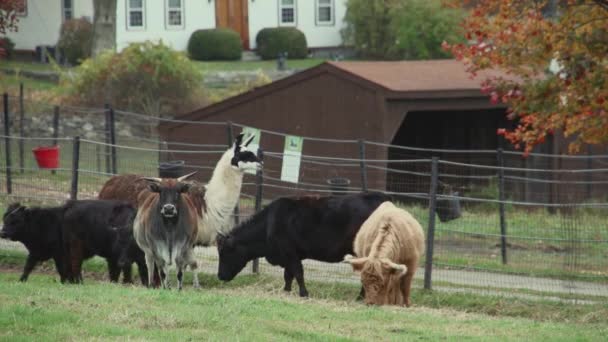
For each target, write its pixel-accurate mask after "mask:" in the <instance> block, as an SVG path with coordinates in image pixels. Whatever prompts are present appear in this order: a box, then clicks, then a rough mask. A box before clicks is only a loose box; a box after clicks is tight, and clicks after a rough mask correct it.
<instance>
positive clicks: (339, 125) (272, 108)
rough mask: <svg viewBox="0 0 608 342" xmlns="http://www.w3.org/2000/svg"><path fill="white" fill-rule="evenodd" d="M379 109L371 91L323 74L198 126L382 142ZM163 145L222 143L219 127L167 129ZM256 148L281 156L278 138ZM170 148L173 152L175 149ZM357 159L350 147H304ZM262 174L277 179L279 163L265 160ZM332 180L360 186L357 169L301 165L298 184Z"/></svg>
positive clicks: (204, 159)
mask: <svg viewBox="0 0 608 342" xmlns="http://www.w3.org/2000/svg"><path fill="white" fill-rule="evenodd" d="M227 101H230V99H229V100H227ZM379 103H381V101H379V100H378V97H377V94H376V92H374V91H373V90H371V89H369V88H366V87H363V86H361V85H358V84H356V83H353V82H345V81H344V80H342V79H340V78H337V77H335V76H333V75H331V74H328V73H325V74H321V75H319V76H317V77H313V78H310V79H307V80H305V81H302V82H298V83H295V84H292V85H290V86H288V87H285V88H282V89H279V90H277V91H274V92H271V93H269V94H267V95H265V96H260V97H257V98H253V99H251V100H249V101H245V102H243V103H240V104H235V105H233V106H231V107H229V108H227V109H224V110H223V111H222V112H221V113H217V114H212V115H208V116H205V118H203V120H208V121H231V122H234V123H237V124H242V125H247V126H252V127H256V128H262V129H266V130H271V131H278V132H282V133H287V134H294V135H300V136H311V137H323V138H330V139H358V138H362V139H366V140H372V141H384V140H385V139H384V136H383V129H384V125H383V115H378V113H382V111H383V109H382V108H378V107H379ZM192 117H196V114H194V115H193V116H191V119H192ZM234 131H235V134H236V133H238V132H240V128H239V127H235V128H234ZM166 139H167V140H168V141H181V142H190V143H197V144H223V143H226V142H227V139H228V138H227V129H226V127H225V126H208V125H181V126H175V127H173V128H171V129H169V130H168V133H167V137H166ZM260 145H261V147H262V148H263V149H264V151H265V152H279V153H281V152H283V146H284V138H283V137H282V136H277V135H272V134H267V133H263V134H262V138H261V142H260ZM170 148H175V149H179V146H170ZM358 153H359V146H358V145H357V144H355V143H352V144H345V143H335V142H318V141H312V140H305V141H304V150H303V154H304V155H314V156H327V157H342V158H356V157H357V156H358ZM213 157H214V158H217V156H213ZM375 157H376V156H375V155H374V156H368V158H375ZM174 158H176V159H177V158H180V159H185V160H187V163H188V164H193V165H209V164H210V163H211V164H213V163H214V161H210V160H209V156H206V155H191V154H188V155H181V156H178V155H175V156H174ZM345 164H356V163H353V162H347V163H345ZM264 169H265V172H266V174H267V175H268V176H270V177H276V178H279V177H280V172H281V161H280V159H278V158H276V157H275V158H273V157H272V156H270V155H269V156H268V157H267V158H266V160H265V166H264ZM209 177H210V171H207V172H201V174H200V175H198V178H199V179H200V180H207V179H209ZM332 177H346V178H349V179H350V180H351V182H352V183H351V184H352V186H354V187H359V186H360V168H359V167H358V164H357V165H346V166H341V167H334V166H325V165H319V164H312V163H302V169H301V172H300V181H301V182H306V183H315V184H319V183H323V184H324V183H325V182H326V180H327V179H328V178H332Z"/></svg>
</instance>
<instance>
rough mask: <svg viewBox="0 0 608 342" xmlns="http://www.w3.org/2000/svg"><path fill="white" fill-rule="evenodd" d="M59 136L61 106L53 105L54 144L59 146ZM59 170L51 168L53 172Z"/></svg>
mask: <svg viewBox="0 0 608 342" xmlns="http://www.w3.org/2000/svg"><path fill="white" fill-rule="evenodd" d="M57 137H59V106H54V107H53V146H57ZM56 173H57V171H55V170H51V174H56Z"/></svg>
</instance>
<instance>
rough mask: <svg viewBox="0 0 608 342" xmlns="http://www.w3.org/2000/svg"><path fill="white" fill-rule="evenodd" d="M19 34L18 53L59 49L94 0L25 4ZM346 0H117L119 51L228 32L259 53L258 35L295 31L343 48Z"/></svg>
mask: <svg viewBox="0 0 608 342" xmlns="http://www.w3.org/2000/svg"><path fill="white" fill-rule="evenodd" d="M22 1H25V2H26V6H25V8H26V9H25V11H24V13H21V15H20V16H19V31H18V32H11V33H8V36H9V37H10V38H11V39H13V41H14V42H15V49H17V50H34V49H35V48H36V46H38V45H55V43H56V42H57V40H58V38H59V29H60V26H61V23H62V22H63V21H64V20H66V19H70V18H80V17H87V18H89V19H92V18H93V1H92V0H22ZM345 2H346V0H117V10H116V46H117V48H118V49H119V50H121V49H123V48H124V47H125V46H127V45H128V44H129V43H131V42H141V41H144V40H159V39H162V40H163V42H165V43H166V44H168V45H171V46H172V47H173V48H175V49H177V50H185V49H186V47H187V44H188V39H189V38H190V35H191V34H192V32H194V31H195V30H198V29H207V28H214V27H229V28H232V29H234V30H235V31H236V32H238V33H239V34H240V35H241V39H242V41H243V46H244V48H245V49H255V37H256V35H257V33H258V32H259V31H260V30H261V29H263V28H266V27H279V26H291V27H296V28H298V29H299V30H301V31H302V32H304V34H305V35H306V39H307V41H308V46H309V47H310V48H313V49H314V48H326V47H336V46H339V45H341V43H342V38H341V36H340V30H341V29H342V28H343V26H344V22H343V18H344V14H345V11H346V4H345Z"/></svg>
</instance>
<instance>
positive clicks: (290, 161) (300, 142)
mask: <svg viewBox="0 0 608 342" xmlns="http://www.w3.org/2000/svg"><path fill="white" fill-rule="evenodd" d="M303 146H304V138H302V137H298V136H295V135H288V136H286V137H285V149H284V151H283V167H282V168H281V180H282V181H285V182H290V183H297V182H298V180H299V179H300V160H301V159H302V147H303Z"/></svg>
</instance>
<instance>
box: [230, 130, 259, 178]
mask: <svg viewBox="0 0 608 342" xmlns="http://www.w3.org/2000/svg"><path fill="white" fill-rule="evenodd" d="M253 138H254V136H253V135H251V136H250V137H248V138H246V139H245V141H244V142H243V133H241V134H239V135H238V136H237V137H236V139H235V140H234V147H233V150H234V156H233V157H232V160H231V161H230V163H231V165H232V167H234V168H235V169H238V170H241V171H246V170H259V169H261V168H262V161H261V160H260V159H258V157H257V156H256V154H255V152H254V151H251V150H249V149H248V146H249V144H250V143H251V142H252V141H253Z"/></svg>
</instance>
